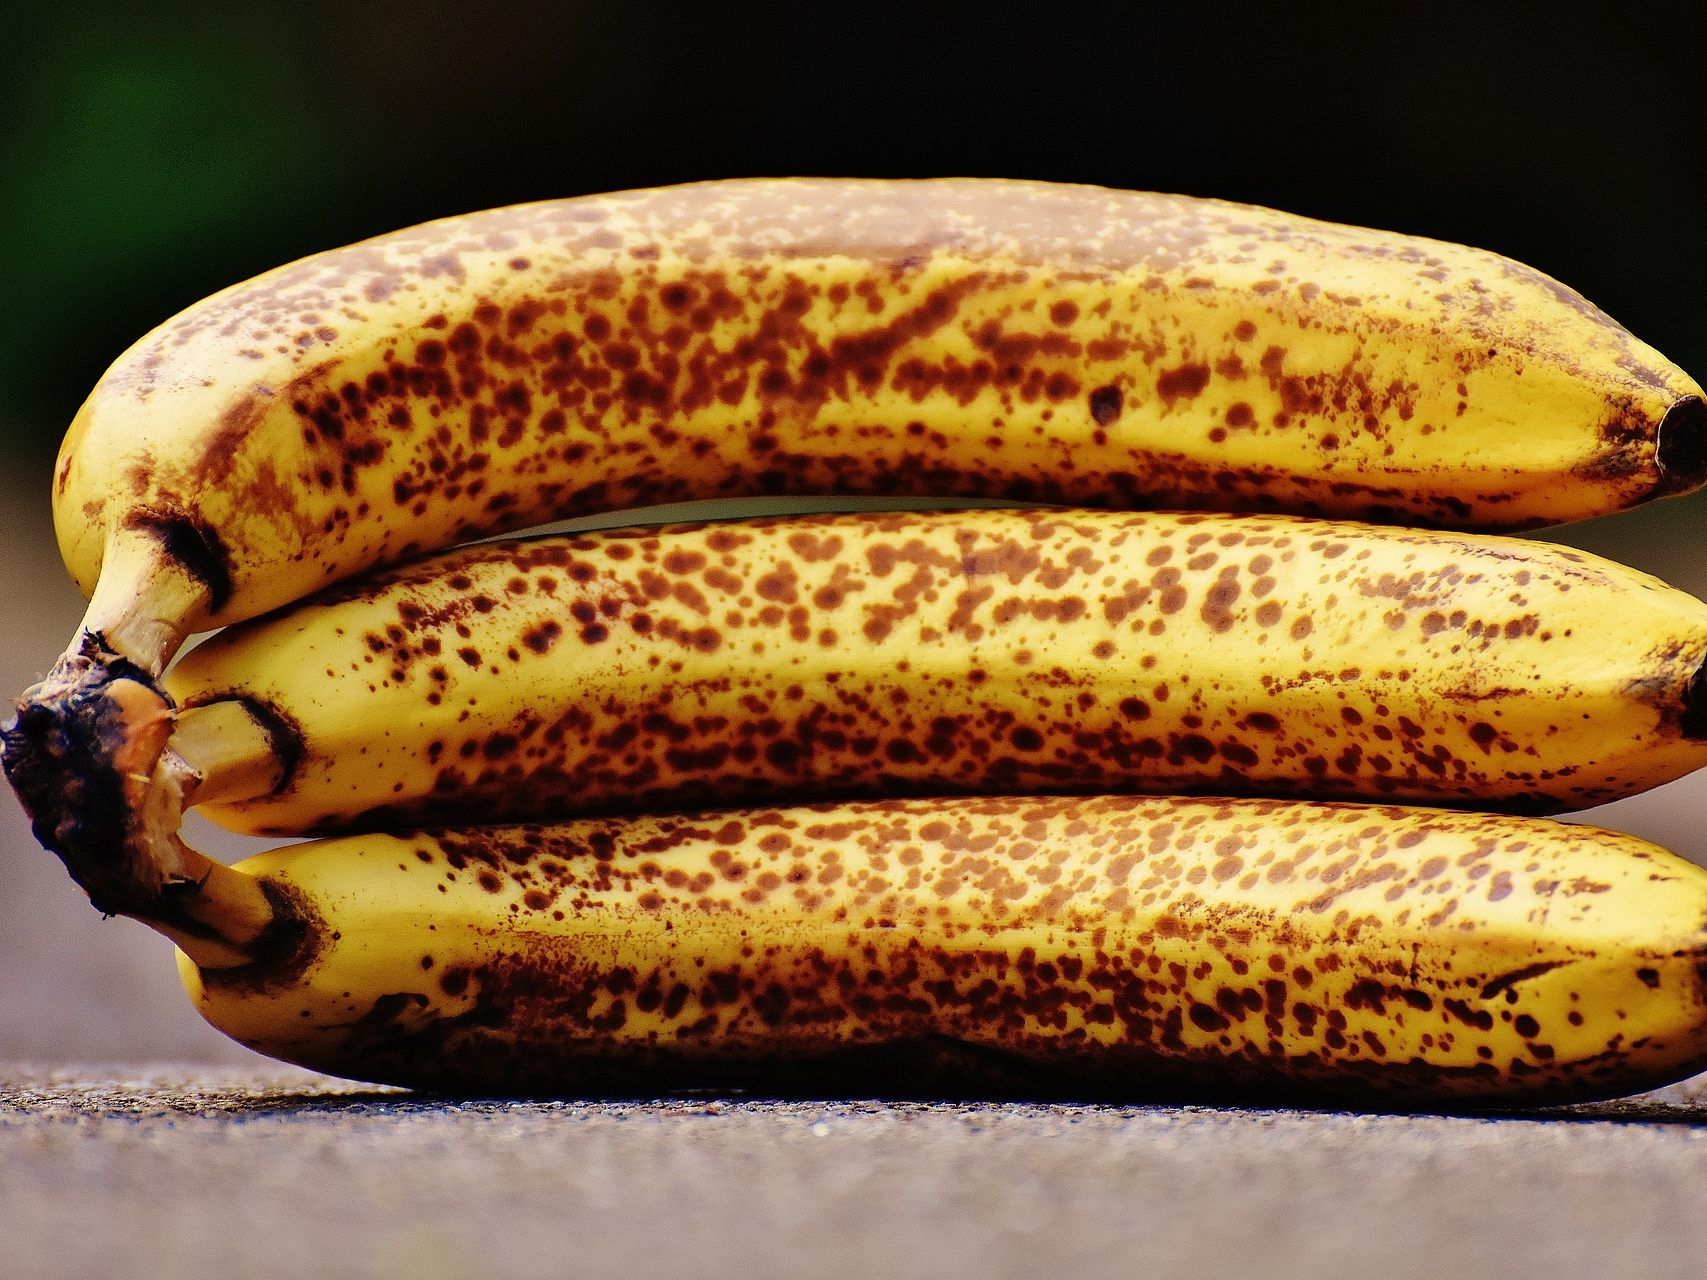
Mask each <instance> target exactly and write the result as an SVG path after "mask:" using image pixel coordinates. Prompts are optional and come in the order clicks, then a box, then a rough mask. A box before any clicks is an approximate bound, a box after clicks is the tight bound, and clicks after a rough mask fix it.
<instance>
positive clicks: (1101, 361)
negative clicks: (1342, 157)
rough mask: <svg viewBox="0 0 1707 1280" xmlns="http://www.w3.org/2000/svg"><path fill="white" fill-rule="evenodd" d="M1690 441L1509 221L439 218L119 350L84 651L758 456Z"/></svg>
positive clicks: (75, 556) (1423, 481)
mask: <svg viewBox="0 0 1707 1280" xmlns="http://www.w3.org/2000/svg"><path fill="white" fill-rule="evenodd" d="M1704 479H1707V405H1704V403H1703V400H1702V391H1701V388H1700V387H1699V386H1698V385H1697V384H1696V383H1695V382H1694V381H1692V380H1691V379H1690V378H1688V377H1687V376H1686V375H1684V374H1683V373H1682V372H1681V371H1679V370H1678V369H1677V368H1676V367H1675V366H1673V365H1672V364H1670V363H1668V362H1667V361H1666V360H1665V359H1663V358H1662V357H1661V356H1660V355H1659V354H1658V353H1656V352H1655V351H1653V350H1652V349H1651V348H1649V347H1647V346H1645V345H1644V344H1642V343H1641V342H1638V341H1637V340H1636V339H1635V338H1633V337H1632V336H1631V335H1630V334H1629V333H1628V332H1626V331H1625V330H1624V329H1622V328H1620V327H1619V326H1618V325H1616V324H1615V323H1614V322H1613V321H1611V320H1610V319H1609V318H1608V317H1607V316H1605V315H1604V314H1603V313H1601V312H1600V311H1598V310H1596V309H1595V308H1594V307H1592V306H1590V305H1589V304H1588V303H1586V302H1585V301H1584V300H1583V299H1582V298H1580V297H1579V296H1578V295H1576V294H1575V293H1572V292H1571V291H1570V290H1568V289H1566V288H1564V287H1563V286H1561V285H1559V284H1558V283H1557V282H1555V281H1553V280H1551V279H1549V278H1547V277H1546V276H1544V275H1541V274H1540V273H1538V272H1536V271H1534V270H1532V269H1530V268H1528V267H1524V266H1521V265H1519V264H1517V263H1514V262H1511V261H1508V260H1506V259H1504V258H1501V257H1498V256H1496V255H1493V254H1490V253H1486V252H1481V251H1477V250H1472V249H1466V248H1462V247H1459V246H1454V245H1448V244H1441V243H1437V242H1433V241H1427V240H1420V239H1415V238H1410V237H1405V236H1400V235H1394V234H1388V233H1383V232H1377V231H1368V230H1362V229H1358V228H1349V227H1343V226H1335V225H1330V224H1326V223H1321V222H1315V221H1311V220H1308V219H1304V218H1299V217H1294V216H1289V215H1286V214H1282V213H1276V212H1272V211H1269V210H1264V209H1256V208H1249V207H1244V206H1239V205H1232V204H1224V203H1220V202H1216V201H1207V200H1194V199H1189V198H1184V197H1180V196H1169V195H1156V194H1149V193H1141V192H1123V191H1109V190H1103V189H1099V188H1094V187H1086V186H1065V185H1051V184H1047V183H1037V182H1013V181H997V180H935V181H915V182H906V181H853V180H832V179H793V180H741V181H728V182H711V183H701V184H695V185H688V186H681V187H673V188H665V189H660V190H651V191H638V192H626V193H619V194H614V195H607V196H598V197H586V198H577V199H567V200H557V201H548V202H544V203H538V204H530V205H522V206H518V207H515V208H508V209H497V210H492V211H488V212H483V213H475V214H470V215H467V216H463V217H455V218H449V219H446V220H443V221H439V222H433V223H428V224H426V225H424V226H420V227H414V228H409V229H406V230H402V231H398V232H396V233H393V234H390V235H385V236H380V237H379V238H377V239H373V240H369V241H366V242H363V243H361V244H357V245H352V246H349V247H346V248H342V249H336V250H332V251H330V252H327V253H322V254H319V255H316V256H314V257H310V258H307V259H304V260H302V261H300V262H297V263H293V264H291V265H288V266H285V267H281V268H279V269H278V270H275V271H272V272H269V273H267V274H265V275H262V276H260V277H258V278H256V279H254V280H251V281H247V282H245V283H242V284H238V285H235V286H233V287H232V288H229V289H227V290H225V291H224V292H222V293H219V294H216V295H215V296H213V297H211V298H209V299H207V300H206V301H204V302H201V303H198V304H197V305H195V306H193V307H191V308H189V309H188V310H186V311H184V312H183V313H181V314H180V315H178V316H175V317H173V318H172V319H170V320H168V321H167V322H166V323H164V324H163V325H161V326H160V327H159V328H158V329H156V330H154V331H153V332H152V333H150V334H148V335H146V336H145V337H143V338H142V339H141V340H140V341H139V342H138V343H137V344H136V345H135V346H134V347H132V348H131V349H130V350H129V351H127V352H125V353H124V354H123V355H121V356H120V357H119V359H118V360H117V361H116V362H115V364H114V365H113V366H112V368H111V369H110V370H109V371H108V372H107V373H106V375H105V376H104V377H103V378H102V379H101V381H100V382H99V384H98V385H97V386H96V387H95V388H94V390H93V393H92V394H91V395H90V397H89V398H88V401H87V402H86V403H85V404H84V405H83V407H82V409H81V411H80V412H79V413H78V415H77V417H76V419H75V421H74V422H73V424H72V426H71V429H70V432H69V434H68V435H67V437H66V440H65V444H64V448H63V450H62V453H61V457H60V461H59V464H58V468H57V471H56V475H55V482H54V484H55V489H54V500H55V513H56V517H57V524H58V529H59V537H60V542H61V547H62V550H63V553H64V557H65V560H66V563H67V565H68V566H69V567H70V569H71V571H72V573H73V575H74V576H75V578H76V579H77V581H78V582H79V583H80V584H81V586H82V587H83V589H84V591H85V592H89V593H92V595H93V598H92V600H91V603H90V607H89V612H88V614H87V616H86V618H85V621H84V624H83V626H82V628H81V630H80V631H79V633H78V637H77V638H76V639H75V640H74V641H73V643H72V645H71V646H70V648H69V650H68V655H69V658H68V660H69V661H71V662H73V663H75V662H77V661H80V660H94V659H100V658H101V657H103V655H117V656H119V657H122V658H124V659H126V660H128V661H130V662H132V663H134V664H135V665H136V666H138V667H140V668H141V669H142V670H143V671H144V672H146V673H147V674H149V675H152V676H157V675H159V674H160V671H161V670H162V669H163V668H164V665H165V663H166V661H167V660H168V659H169V658H170V657H171V655H172V653H173V652H174V651H175V649H176V648H177V647H178V645H179V644H180V643H181V642H182V640H183V639H184V637H185V636H186V635H187V634H188V633H189V632H191V631H193V630H197V629H202V628H207V627H211V626H216V625H221V624H225V623H229V622H233V621H237V620H239V619H241V618H244V617H248V616H252V615H254V614H257V613H260V612H263V611H265V610H268V609H271V608H274V607H276V606H279V605H283V604H285V603H288V602H289V601H292V600H295V599H297V598H300V597H301V596H303V595H306V594H308V593H309V592H310V591H312V590H314V589H316V588H319V587H322V586H324V585H326V584H327V583H328V582H331V581H333V580H335V579H339V578H343V577H347V576H349V575H352V574H354V573H356V572H358V571H361V570H364V569H366V568H368V567H370V566H373V565H375V564H381V563H386V562H391V561H397V560H401V559H406V558H409V557H411V556H414V555H417V554H419V553H422V552H424V551H429V550H432V549H435V548H437V547H440V546H444V545H448V544H451V543H453V542H457V541H461V540H466V539H469V538H471V537H474V536H477V535H484V534H488V533H492V532H496V531H502V530H506V529H514V528H519V527H521V526H524V525H527V524H531V523H537V522H540V521H543V520H549V519H554V518H559V517H563V516H569V515H576V514H582V513H587V512H592V511H601V510H608V509H613V508H620V507H629V506H638V505H647V504H653V503H661V502H670V501H675V500H679V499H687V498H702V497H721V496H729V495H736V494H751V493H785V492H786V493H860V494H865V493H871V494H880V495H903V494H922V495H934V496H945V495H983V496H986V497H995V498H1008V499H1019V500H1023V501H1026V502H1030V503H1067V504H1073V505H1091V506H1123V507H1143V506H1161V507H1200V508H1214V509H1258V510H1292V511H1298V512H1302V513H1306V514H1330V515H1341V516H1359V517H1374V518H1378V519H1390V520H1402V521H1405V522H1410V523H1427V524H1440V525H1451V526H1482V527H1505V528H1518V527H1526V526H1533V525H1537V524H1541V523H1547V522H1556V521H1565V520H1574V519H1578V518H1581V517H1584V516H1588V515H1595V514H1600V513H1604V512H1608V511H1612V510H1616V509H1619V508H1622V507H1625V506H1628V505H1630V504H1632V503H1635V502H1639V501H1641V500H1643V499H1646V498H1649V497H1652V496H1655V495H1657V494H1665V493H1674V492H1679V491H1682V490H1684V489H1689V488H1693V487H1695V486H1697V485H1699V484H1701V483H1702V481H1703V480H1704Z"/></svg>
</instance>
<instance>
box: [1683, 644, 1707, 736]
mask: <svg viewBox="0 0 1707 1280" xmlns="http://www.w3.org/2000/svg"><path fill="white" fill-rule="evenodd" d="M1677 727H1678V730H1679V732H1681V733H1682V734H1683V736H1684V737H1686V738H1693V739H1695V740H1696V741H1697V742H1702V741H1707V659H1703V660H1702V663H1701V665H1700V666H1698V667H1696V668H1695V674H1694V675H1692V676H1690V677H1689V683H1688V684H1686V685H1684V686H1683V712H1682V714H1681V715H1679V716H1678V718H1677Z"/></svg>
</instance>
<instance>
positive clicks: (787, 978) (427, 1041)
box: [180, 797, 1707, 1108]
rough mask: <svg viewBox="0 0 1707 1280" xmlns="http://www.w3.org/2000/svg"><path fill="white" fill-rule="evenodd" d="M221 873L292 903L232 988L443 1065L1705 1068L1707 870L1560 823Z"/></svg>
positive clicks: (929, 820) (1225, 814) (980, 834)
mask: <svg viewBox="0 0 1707 1280" xmlns="http://www.w3.org/2000/svg"><path fill="white" fill-rule="evenodd" d="M221 874H222V875H223V876H224V877H225V878H227V879H230V880H251V881H252V882H253V883H255V884H257V885H260V886H262V887H263V888H264V890H265V892H266V893H267V894H268V896H269V898H270V900H271V901H274V902H276V903H279V904H280V910H281V917H282V918H283V919H284V920H286V921H287V922H288V926H286V925H281V926H280V927H276V928H274V929H273V930H272V931H271V933H270V934H269V935H268V938H267V939H266V941H265V942H264V943H263V944H262V945H258V946H254V947H252V948H251V956H252V958H251V959H250V960H249V961H248V963H246V964H243V965H240V966H238V967H232V966H231V965H230V963H229V959H230V958H229V955H228V954H226V953H225V952H224V951H220V952H218V953H213V954H210V953H209V951H208V949H207V945H206V944H204V943H203V942H201V941H200V940H197V939H183V940H181V941H180V945H181V946H182V948H183V956H182V957H181V961H180V969H181V972H182V975H183V978H184V981H185V983H186V985H187V987H188V989H189V991H190V993H191V996H192V998H193V999H194V1001H195V1004H196V1007H197V1008H198V1009H199V1010H200V1011H201V1013H202V1014H203V1016H204V1017H206V1018H207V1019H208V1020H209V1021H210V1022H211V1023H212V1024H213V1025H214V1026H216V1027H218V1028H220V1029H221V1030H223V1031H225V1032H226V1033H227V1034H229V1035H231V1036H233V1037H235V1038H236V1039H237V1040H239V1041H241V1042H242V1043H244V1044H246V1045H248V1046H250V1047H251V1048H254V1049H257V1050H259V1051H261V1052H263V1053H267V1054H270V1055H273V1056H275V1057H279V1058H283V1059H285V1060H287V1061H291V1062H296V1063H300V1064H302V1065H305V1066H309V1067H313V1068H315V1069H317V1070H321V1071H328V1072H332V1073H334V1074H337V1075H344V1076H351V1077H355V1078H358V1079H362V1080H370V1081H380V1082H386V1083H392V1084H403V1085H411V1086H415V1087H420V1088H429V1089H444V1090H453V1091H457V1092H478V1093H502V1094H517V1093H539V1092H548V1093H564V1092H570V1093H589V1092H596V1093H610V1092H615V1093H625V1094H635V1093H640V1094H652V1093H655V1092H657V1091H659V1090H669V1089H676V1088H685V1087H692V1088H762V1089H767V1090H784V1091H794V1092H800V1091H810V1092H812V1093H815V1094H822V1093H824V1092H826V1091H838V1090H839V1091H849V1092H856V1093H859V1094H862V1095H867V1094H870V1093H874V1092H878V1093H884V1092H899V1093H915V1094H918V1093H925V1094H933V1095H934V1094H939V1093H943V1092H947V1093H950V1094H960V1095H964V1094H974V1095H976V1094H985V1095H988V1094H1003V1093H1025V1094H1033V1095H1035V1094H1039V1093H1046V1094H1063V1093H1065V1094H1081V1095H1084V1094H1097V1095H1105V1096H1106V1095H1113V1096H1120V1097H1126V1098H1155V1097H1159V1096H1164V1095H1166V1096H1183V1097H1188V1098H1194V1099H1211V1098H1242V1099H1244V1100H1246V1101H1257V1102H1260V1103H1264V1104H1273V1103H1275V1102H1279V1101H1285V1100H1294V1101H1296V1100H1318V1101H1326V1102H1331V1103H1335V1104H1346V1103H1357V1104H1363V1105H1377V1106H1383V1107H1395V1108H1407V1107H1418V1106H1439V1105H1448V1106H1486V1105H1490V1104H1494V1103H1519V1104H1532V1103H1541V1102H1563V1101H1574V1100H1583V1099H1589V1098H1600V1097H1608V1096H1614V1095H1618V1094H1623V1093H1628V1092H1631V1091H1635V1090H1640V1089H1645V1088H1650V1087H1654V1086H1657V1085H1660V1084H1663V1083H1666V1082H1669V1081H1671V1080H1674V1079H1678V1078H1682V1077H1684V1076H1686V1075H1689V1074H1691V1073H1693V1072H1695V1071H1698V1070H1700V1069H1702V1067H1703V1066H1707V1000H1704V993H1703V964H1704V962H1707V924H1704V922H1707V872H1703V871H1702V870H1701V869H1700V868H1697V867H1695V866H1693V865H1691V864H1689V863H1687V862H1685V861H1683V860H1682V859H1680V858H1677V857H1675V856H1674V855H1672V854H1669V853H1666V852H1665V851H1663V850H1661V849H1658V848H1655V847H1654V846H1652V845H1649V844H1646V843H1644V842H1643V841H1640V840H1637V839H1634V838H1632V837H1629V836H1622V835H1617V834H1614V833H1611V832H1607V831H1600V830H1596V829H1594V828H1590V827H1583V826H1572V825H1566V824H1561V823H1555V822H1549V821H1546V820H1541V819H1521V818H1510V817H1498V816H1489V815H1483V814H1471V813H1454V812H1447V811H1435V810H1420V809H1409V810H1408V809H1401V808H1387V807H1369V806H1355V805H1334V804H1308V803H1298V802H1280V801H1249V800H1247V801H1233V800H1215V801H1210V800H1182V799H1141V798H1131V797H1125V798H1121V797H1113V798H1109V797H1094V798H1065V799H1034V798H1012V797H1009V798H1001V799H958V800H912V801H906V800H891V801H884V802H877V803H865V804H844V805H825V806H816V807H807V808H798V807H797V808H785V809H766V810H756V811H745V812H728V811H725V812H718V813H707V814H697V815H688V816H674V817H658V818H634V819H622V820H618V819H604V820H586V821H579V822H572V823H566V824H562V825H557V826H532V827H510V828H484V829H476V830H460V831H459V830H444V831H437V832H412V833H406V834H400V835H364V836H354V837H346V838H343V839H339V840H332V841H326V842H322V843H311V844H306V845H298V846H296V847H294V848H288V849H282V850H278V851H275V852H272V853H267V854H263V855H261V856H260V857H257V858H253V859H250V860H249V861H247V862H245V863H243V864H241V865H240V866H239V867H238V868H236V869H227V868H221ZM218 891H219V890H210V892H218ZM210 912H211V908H204V913H210ZM212 913H213V914H217V913H216V912H212ZM240 932H241V930H240V929H239V930H234V934H233V941H235V938H236V936H237V934H239V933H240Z"/></svg>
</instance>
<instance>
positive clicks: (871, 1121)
mask: <svg viewBox="0 0 1707 1280" xmlns="http://www.w3.org/2000/svg"><path fill="white" fill-rule="evenodd" d="M1704 1185H1707V1077H1702V1078H1699V1079H1697V1080H1696V1081H1693V1082H1689V1083H1686V1084H1684V1085H1680V1086H1676V1087H1674V1088H1672V1089H1668V1090H1663V1091H1661V1092H1659V1093H1655V1094H1649V1095H1645V1096H1644V1097H1642V1098H1639V1099H1634V1100H1631V1101H1628V1102H1623V1103H1614V1104H1605V1105H1599V1106H1592V1107H1577V1108H1565V1109H1559V1110H1556V1111H1551V1112H1545V1113H1541V1112H1537V1113H1532V1114H1528V1115H1518V1114H1508V1115H1497V1116H1442V1115H1419V1116H1394V1115H1360V1114H1351V1113H1340V1112H1303V1111H1292V1110H1266V1111H1263V1110H1232V1109H1229V1110H1216V1109H1210V1108H1197V1107H1147V1106H1112V1107H1111V1106H1072V1105H1054V1104H1051V1105H1041V1104H1033V1105H1027V1104H1002V1105H977V1104H954V1105H944V1104H896V1103H869V1102H860V1101H848V1100H842V1101H825V1102H810V1103H806V1102H787V1103H784V1102H774V1101H766V1100H762V1099H745V1098H714V1097H682V1098H672V1099H663V1100H653V1101H629V1102H608V1101H600V1102H594V1101H576V1100H568V1101H559V1102H504V1101H445V1100H438V1099H429V1098H420V1097H415V1096H411V1095H409V1094H404V1093H398V1092H392V1091H385V1090H372V1089H365V1088H362V1087H360V1086H353V1085H348V1084H344V1083H340V1082H336V1081H331V1080H327V1079H325V1078H323V1077H317V1076H312V1075H309V1074H307V1073H304V1072H293V1071H288V1070H286V1069H283V1068H279V1069H273V1070H270V1071H269V1070H263V1071H245V1070H240V1069H219V1068H207V1067H197V1068H171V1067H150V1068H130V1069H117V1068H99V1067H79V1068H74V1069H51V1070H50V1069H45V1068H39V1067H30V1066H25V1065H17V1064H13V1065H4V1064H0V1206H3V1209H0V1213H3V1217H4V1220H5V1222H6V1232H5V1235H6V1237H7V1242H6V1244H5V1246H4V1247H5V1251H6V1255H7V1256H6V1257H5V1258H4V1259H3V1260H0V1274H5V1275H6V1276H9V1277H20V1278H23V1277H35V1276H56V1277H58V1276H67V1277H75V1276H120V1275H122V1276H126V1277H145V1276H172V1277H187V1278H194V1277H202V1276H208V1277H214V1276H218V1277H232V1276H272V1275H309V1274H312V1275H315V1276H318V1277H325V1278H327V1280H332V1278H334V1277H343V1276H379V1277H393V1276H395V1277H409V1278H410V1280H417V1278H418V1280H435V1278H446V1280H451V1278H455V1280H461V1278H464V1277H498V1276H575V1275H589V1276H611V1275H634V1276H655V1275H695V1276H731V1277H736V1276H738V1277H764V1276H797V1275H806V1274H811V1275H819V1276H830V1277H841V1276H847V1277H856V1276H860V1277H863V1276H880V1277H885V1278H886V1280H907V1278H909V1277H924V1276H949V1275H953V1276H975V1277H980V1278H981V1280H982V1278H986V1277H988V1278H990V1280H995V1278H998V1277H1010V1276H1011V1277H1033V1276H1035V1277H1052V1276H1074V1277H1079V1276H1145V1277H1173V1276H1180V1277H1188V1276H1189V1277H1217V1276H1240V1275H1248V1276H1265V1277H1266V1276H1320V1275H1370V1276H1379V1277H1382V1278H1383V1280H1408V1278H1409V1277H1424V1276H1428V1277H1441V1276H1445V1277H1451V1278H1452V1280H1466V1278H1467V1277H1480V1276H1488V1277H1494V1276H1499V1277H1521V1276H1542V1275H1546V1276H1550V1277H1578V1276H1581V1277H1590V1276H1592V1277H1596V1280H1611V1278H1615V1277H1626V1276H1629V1277H1678V1278H1679V1280H1682V1278H1683V1277H1693V1276H1698V1275H1700V1274H1702V1263H1701V1259H1702V1258H1703V1256H1707V1225H1703V1222H1702V1215H1701V1214H1700V1213H1699V1212H1698V1211H1697V1210H1696V1208H1695V1200H1696V1198H1697V1197H1698V1196H1699V1195H1700V1194H1701V1188H1702V1187H1703V1186H1704Z"/></svg>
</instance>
